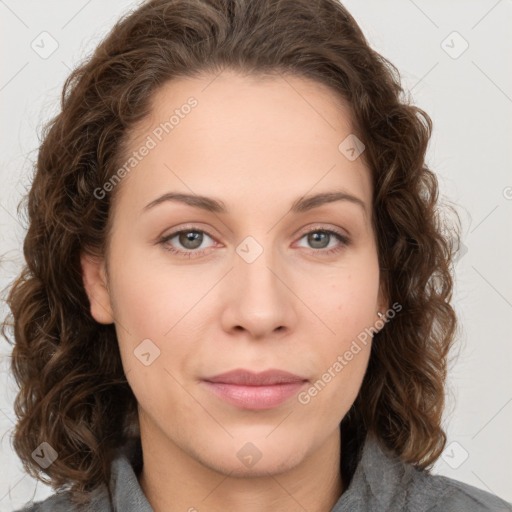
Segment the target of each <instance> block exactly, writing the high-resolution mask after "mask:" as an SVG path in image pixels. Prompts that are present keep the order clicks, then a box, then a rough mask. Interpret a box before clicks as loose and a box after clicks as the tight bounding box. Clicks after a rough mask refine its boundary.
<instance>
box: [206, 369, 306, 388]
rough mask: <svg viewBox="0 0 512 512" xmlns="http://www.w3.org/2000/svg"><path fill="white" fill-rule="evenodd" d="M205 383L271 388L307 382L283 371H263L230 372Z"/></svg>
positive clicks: (210, 378)
mask: <svg viewBox="0 0 512 512" xmlns="http://www.w3.org/2000/svg"><path fill="white" fill-rule="evenodd" d="M204 380H206V381H207V382H221V383H223V384H236V385H239V386H272V385H275V384H286V383H290V382H303V381H307V379H305V378H304V377H299V376H298V375H294V374H293V373H290V372H285V371H283V370H273V369H272V370H265V371H264V372H260V373H256V372H251V371H250V370H243V369H239V370H231V371H229V372H226V373H222V374H220V375H215V376H214V377H208V378H207V379H204Z"/></svg>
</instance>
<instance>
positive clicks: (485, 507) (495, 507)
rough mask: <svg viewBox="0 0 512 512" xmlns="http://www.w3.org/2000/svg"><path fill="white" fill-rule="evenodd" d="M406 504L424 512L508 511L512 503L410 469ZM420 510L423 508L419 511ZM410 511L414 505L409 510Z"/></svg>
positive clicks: (443, 478)
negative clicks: (407, 502)
mask: <svg viewBox="0 0 512 512" xmlns="http://www.w3.org/2000/svg"><path fill="white" fill-rule="evenodd" d="M411 476H412V478H411V480H410V483H409V485H408V486H407V491H408V494H409V502H410V503H411V505H413V504H416V505H417V509H418V510H423V509H424V510H425V511H428V512H458V511H461V510H464V511H465V512H512V504H511V503H508V502H506V501H505V500H503V499H501V498H499V497H498V496H496V495H494V494H491V493H490V492H487V491H484V490H482V489H479V488H477V487H474V486H472V485H469V484H466V483H464V482H460V481H458V480H454V479H452V478H448V477H445V476H442V475H433V474H431V473H428V472H424V471H418V470H416V469H412V470H411ZM420 507H423V508H420ZM412 509H413V510H414V509H415V508H414V506H413V507H412Z"/></svg>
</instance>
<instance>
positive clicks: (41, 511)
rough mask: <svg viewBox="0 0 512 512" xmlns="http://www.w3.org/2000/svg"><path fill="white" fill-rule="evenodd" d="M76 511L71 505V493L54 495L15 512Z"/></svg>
mask: <svg viewBox="0 0 512 512" xmlns="http://www.w3.org/2000/svg"><path fill="white" fill-rule="evenodd" d="M73 510H75V507H74V505H73V504H72V503H71V500H70V496H69V492H63V493H60V494H53V495H52V496H49V497H48V498H46V499H45V500H42V501H37V502H30V503H27V504H26V505H25V506H24V507H23V508H20V509H17V510H15V511H14V512H72V511H73Z"/></svg>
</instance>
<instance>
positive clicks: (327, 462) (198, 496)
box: [138, 425, 344, 512]
mask: <svg viewBox="0 0 512 512" xmlns="http://www.w3.org/2000/svg"><path fill="white" fill-rule="evenodd" d="M144 434H146V435H144ZM149 434H150V432H148V431H146V428H145V427H144V426H143V425H141V444H142V452H143V467H142V471H141V473H140V475H139V477H138V478H139V483H140V486H141V488H142V490H143V492H144V494H145V495H146V497H147V499H148V501H149V502H150V504H151V506H152V508H153V510H154V512H178V511H179V512H183V511H184V510H186V511H190V512H197V511H201V512H217V511H221V510H222V511H223V510H243V511H244V512H265V511H269V512H270V511H274V510H276V509H277V510H280V511H283V512H303V511H304V510H308V511H309V512H329V511H330V510H332V508H333V507H334V505H335V503H336V502H337V501H338V499H339V497H340V496H341V494H342V492H343V491H344V486H343V482H342V478H341V474H340V435H339V429H336V430H335V431H334V432H333V433H332V435H331V436H329V438H328V439H327V440H326V441H325V442H324V444H323V445H322V446H320V447H319V448H318V450H316V451H315V452H314V453H313V454H312V455H310V456H309V457H307V458H306V459H304V460H302V461H301V462H299V463H298V464H297V465H296V466H294V467H292V468H290V469H288V470H286V471H284V472H274V473H268V474H267V475H266V476H257V477H245V478H244V477H232V476H230V475H229V473H228V474H225V473H222V472H220V471H217V470H215V468H212V467H207V466H206V465H204V464H202V463H201V462H199V460H198V459H197V458H194V457H193V456H192V455H193V454H190V453H186V452H185V451H184V450H182V449H181V448H180V447H178V446H177V445H176V444H175V443H173V442H172V441H171V440H170V439H169V438H168V437H166V436H164V435H163V433H162V432H161V431H159V433H156V432H155V431H153V430H151V434H150V435H149Z"/></svg>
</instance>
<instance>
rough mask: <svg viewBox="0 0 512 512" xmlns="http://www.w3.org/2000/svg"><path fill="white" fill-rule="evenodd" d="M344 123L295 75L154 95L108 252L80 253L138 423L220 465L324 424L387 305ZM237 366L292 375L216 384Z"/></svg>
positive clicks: (355, 380) (191, 82) (276, 459)
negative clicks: (99, 255)
mask: <svg viewBox="0 0 512 512" xmlns="http://www.w3.org/2000/svg"><path fill="white" fill-rule="evenodd" d="M191 97H193V98H194V100H193V101H189V103H187V100H189V98H191ZM187 104H188V105H193V106H191V107H190V108H189V107H185V106H186V105H187ZM175 111H177V114H176V115H175V118H174V119H173V121H172V122H173V123H174V124H173V126H172V129H169V126H170V125H169V124H168V125H165V122H169V118H170V116H171V115H172V114H173V113H174V112H175ZM161 123H162V124H161ZM162 126H164V127H166V128H167V131H166V130H165V129H162ZM351 133H352V131H351V124H350V115H349V111H348V110H347V109H346V107H345V106H344V105H343V104H342V103H341V101H340V100H339V99H338V98H337V96H336V95H335V93H334V92H332V91H331V90H330V89H328V88H327V87H325V86H323V85H321V84H318V83H316V82H313V81H308V80H305V79H302V78H299V77H287V78H286V80H285V79H283V78H281V77H277V78H274V79H268V78H267V79H265V80H262V79H258V78H254V77H252V78H248V77H242V76H239V75H237V74H234V73H231V72H227V71H226V72H224V73H222V74H221V75H220V76H219V77H217V78H215V79H214V77H212V76H208V77H203V78H194V79H179V80H176V81H173V82H170V83H168V84H166V85H165V86H164V87H163V88H162V89H161V90H160V91H159V92H158V94H157V95H156V96H155V97H154V98H153V109H152V114H151V116H150V117H148V118H147V119H145V120H144V122H143V123H141V124H140V125H139V126H138V128H137V130H136V131H135V132H133V134H132V136H131V139H130V148H131V151H130V155H132V154H133V152H134V151H135V152H137V154H138V155H139V156H141V155H142V153H144V156H141V158H140V159H138V160H137V164H136V165H133V167H127V168H129V169H130V170H129V172H126V173H125V174H126V175H125V176H124V177H123V178H122V180H121V182H120V183H119V184H118V185H116V187H118V189H117V190H115V193H116V202H115V207H114V210H113V224H112V233H111V238H110V241H109V250H108V255H107V257H106V258H105V259H103V260H92V259H90V258H86V257H85V256H83V257H82V267H83V275H84V283H85V286H86V289H87V292H88V295H89V298H90V302H91V313H92V315H93V316H94V318H95V319H96V320H97V321H98V322H101V323H110V322H114V323H115V326H116V331H117V336H118V341H119V348H120V353H121V357H122V362H123V366H124V369H125V373H126V376H127V379H128V381H129V384H130V386H131V388H132V389H133V392H134V394H135V396H136V398H137V401H138V403H139V415H140V416H139V417H140V422H141V429H142V428H143V429H144V434H145V435H152V436H155V438H158V439H159V440H160V442H161V443H162V445H163V444H166V445H167V446H175V447H178V448H179V449H180V450H181V452H182V453H185V454H186V455H187V456H188V457H190V458H192V459H194V460H195V461H197V462H199V463H200V464H201V465H202V466H204V467H208V468H214V469H215V470H217V471H221V472H223V473H226V474H227V473H230V472H231V474H232V475H236V474H245V473H246V472H249V471H250V472H252V473H253V474H255V473H260V474H266V473H275V472H276V471H284V470H286V468H291V467H294V466H297V465H298V464H300V463H301V462H302V461H304V460H306V459H307V458H308V457H309V456H311V455H312V454H313V453H315V452H317V451H318V450H319V449H320V448H321V447H322V446H323V445H325V443H326V442H327V440H329V439H331V440H332V439H333V436H334V435H336V433H337V432H338V428H339V423H340V421H341V420H342V418H343V417H344V415H345V414H346V413H347V411H348V409H349V408H350V406H351V405H352V403H353V402H354V400H355V398H356V396H357V393H358V391H359V388H360V386H361V382H362V379H363V376H364V373H365V370H366V367H367V362H368V358H369V355H370V349H371V337H368V336H367V335H366V336H363V335H362V333H364V331H365V329H367V328H369V327H370V326H373V325H375V323H376V321H378V316H377V311H379V310H380V311H383V310H385V309H386V304H385V303H384V302H383V300H382V297H381V296H380V294H379V267H378V259H377V249H376V241H375V236H374V232H373V230H372V226H371V215H372V184H371V178H370V174H369V171H368V169H367V168H366V167H365V165H364V163H363V161H362V158H356V159H355V160H353V159H348V158H346V156H345V154H343V153H342V152H341V151H340V149H338V146H339V145H340V143H341V142H342V141H343V140H344V139H345V138H346V137H347V136H349V135H350V134H351ZM150 139H151V140H152V141H153V142H151V141H150ZM144 145H146V147H147V148H148V150H147V151H144V150H141V148H142V146H144ZM130 155H128V156H127V160H128V158H129V157H130ZM132 163H133V162H132ZM123 174H124V173H123ZM333 193H336V194H338V193H339V195H338V196H336V198H335V197H334V196H331V199H332V200H331V201H325V200H324V201H322V200H321V198H320V199H317V200H312V201H308V200H307V199H308V198H309V197H310V196H315V195H317V194H320V195H322V194H333ZM171 194H183V195H189V196H191V197H190V198H188V199H187V198H183V197H182V200H179V197H177V196H176V195H175V196H172V195H171ZM199 196H202V197H205V198H209V199H201V200H200V199H199ZM173 197H174V199H173ZM325 197H326V196H324V199H325ZM299 201H300V202H299ZM107 260H108V261H107ZM106 263H108V266H107V268H108V272H105V264H106ZM363 338H364V339H365V342H362V339H363ZM354 341H355V342H356V346H357V347H358V348H355V345H354ZM348 352H350V353H351V354H352V356H351V357H350V355H349V354H348ZM233 370H246V371H247V372H249V373H253V374H258V373H260V372H265V371H267V370H280V371H282V372H288V373H289V374H292V375H293V376H294V377H290V376H289V375H287V374H286V375H285V376H284V377H283V375H284V374H278V373H275V372H274V373H271V374H267V375H266V377H267V378H268V380H262V381H247V380H244V378H246V377H247V375H244V374H243V373H235V374H234V375H231V380H230V378H228V377H218V378H216V377H217V376H219V375H221V374H224V373H226V372H231V371H233ZM263 377H265V375H264V376H263ZM237 379H238V380H237ZM255 384H259V385H255ZM144 434H143V435H144ZM247 443H252V444H251V445H249V444H247ZM240 450H241V451H240ZM244 450H245V451H244ZM247 453H248V454H249V455H256V457H258V453H259V454H261V459H260V460H259V461H258V462H257V464H254V465H253V467H249V466H250V464H245V465H244V464H243V463H242V462H243V461H242V459H243V457H244V456H245V455H246V454H247ZM241 461H242V462H241Z"/></svg>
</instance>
